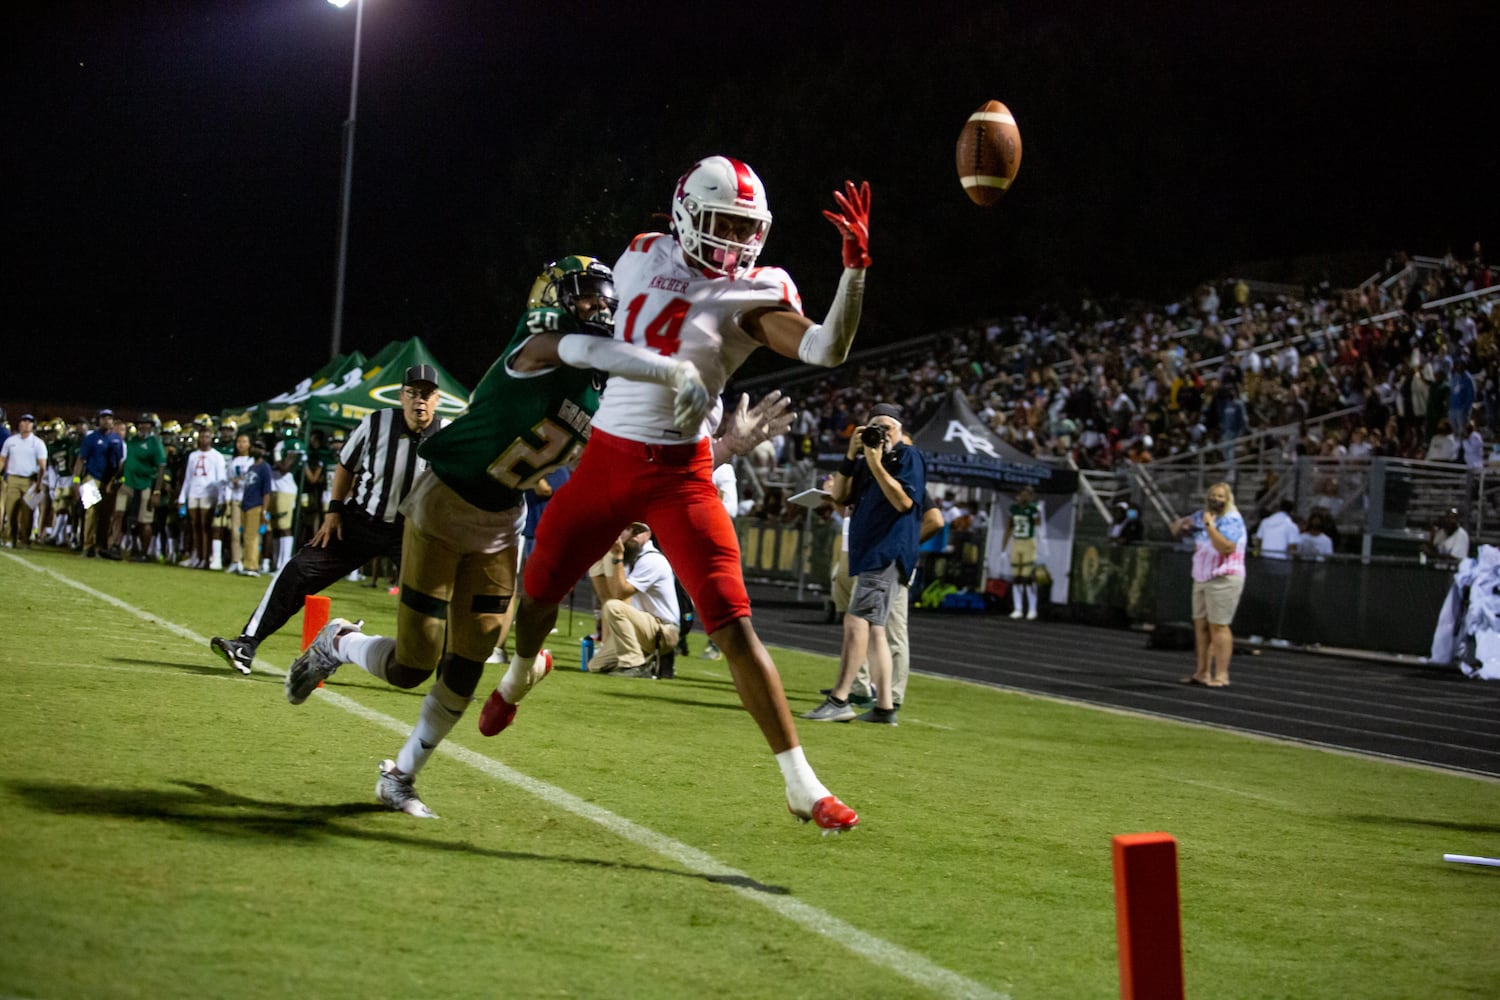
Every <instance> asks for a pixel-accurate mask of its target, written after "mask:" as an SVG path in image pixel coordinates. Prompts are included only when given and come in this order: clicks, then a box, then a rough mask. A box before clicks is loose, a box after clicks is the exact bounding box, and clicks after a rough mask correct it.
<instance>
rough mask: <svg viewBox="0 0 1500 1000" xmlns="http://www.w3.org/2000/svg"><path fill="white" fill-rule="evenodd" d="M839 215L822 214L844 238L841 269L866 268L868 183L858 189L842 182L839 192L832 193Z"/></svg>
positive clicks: (868, 244)
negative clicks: (842, 188) (842, 185)
mask: <svg viewBox="0 0 1500 1000" xmlns="http://www.w3.org/2000/svg"><path fill="white" fill-rule="evenodd" d="M833 200H834V201H836V202H838V204H839V208H840V209H842V210H843V211H841V212H829V211H824V212H823V217H824V218H825V219H827V220H828V221H829V222H831V223H833V224H834V225H835V226H837V227H838V231H839V232H840V233H841V234H842V235H843V237H844V266H845V267H861V268H863V267H869V266H870V182H869V181H865V182H864V183H862V184H860V186H859V187H855V186H854V182H853V181H845V182H844V190H843V191H835V192H833Z"/></svg>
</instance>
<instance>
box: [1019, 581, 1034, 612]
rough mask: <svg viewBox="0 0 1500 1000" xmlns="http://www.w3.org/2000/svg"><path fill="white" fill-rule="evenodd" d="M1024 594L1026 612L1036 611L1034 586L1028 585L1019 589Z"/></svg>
mask: <svg viewBox="0 0 1500 1000" xmlns="http://www.w3.org/2000/svg"><path fill="white" fill-rule="evenodd" d="M1021 589H1022V590H1023V591H1024V592H1025V594H1026V610H1027V611H1035V610H1036V584H1034V583H1028V584H1026V585H1025V586H1024V587H1022V588H1021Z"/></svg>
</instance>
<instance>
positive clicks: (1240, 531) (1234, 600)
mask: <svg viewBox="0 0 1500 1000" xmlns="http://www.w3.org/2000/svg"><path fill="white" fill-rule="evenodd" d="M1172 533H1173V534H1174V535H1176V536H1177V537H1179V538H1182V537H1189V536H1190V537H1191V538H1192V540H1193V640H1194V642H1193V645H1194V649H1195V651H1196V653H1197V660H1198V666H1197V669H1196V670H1194V671H1193V673H1192V674H1191V675H1189V676H1187V677H1184V678H1183V679H1182V683H1184V684H1203V685H1206V686H1207V687H1228V686H1229V660H1230V657H1231V656H1232V655H1233V654H1234V633H1233V632H1232V631H1231V630H1230V623H1231V622H1233V621H1234V612H1235V609H1236V608H1238V607H1239V603H1240V595H1241V594H1242V593H1243V592H1244V589H1245V544H1246V541H1247V539H1248V533H1247V532H1246V531H1245V520H1244V518H1242V517H1241V516H1240V512H1239V510H1238V509H1236V508H1235V505H1234V493H1233V491H1232V490H1231V489H1230V486H1229V484H1228V483H1214V484H1213V485H1212V486H1210V487H1209V488H1208V492H1207V494H1206V495H1205V497H1204V505H1203V510H1201V511H1198V512H1197V513H1195V514H1190V515H1188V516H1187V517H1182V518H1178V519H1177V520H1176V521H1174V522H1173V524H1172Z"/></svg>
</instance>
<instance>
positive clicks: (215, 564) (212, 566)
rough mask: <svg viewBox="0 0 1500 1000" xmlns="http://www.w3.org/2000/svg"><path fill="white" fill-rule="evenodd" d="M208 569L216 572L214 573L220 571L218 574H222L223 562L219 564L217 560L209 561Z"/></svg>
mask: <svg viewBox="0 0 1500 1000" xmlns="http://www.w3.org/2000/svg"><path fill="white" fill-rule="evenodd" d="M208 568H209V569H211V570H216V571H220V572H222V571H223V569H224V563H223V562H221V561H220V560H218V559H214V560H211V561H210V562H209V564H208Z"/></svg>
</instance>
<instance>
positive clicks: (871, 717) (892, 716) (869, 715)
mask: <svg viewBox="0 0 1500 1000" xmlns="http://www.w3.org/2000/svg"><path fill="white" fill-rule="evenodd" d="M854 721H855V722H874V723H876V724H878V725H882V726H899V725H900V724H901V723H899V722H897V721H896V710H895V709H894V708H872V709H870V710H869V711H868V712H866V713H864V714H863V715H861V716H858V717H857V718H856V719H855V720H854Z"/></svg>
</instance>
